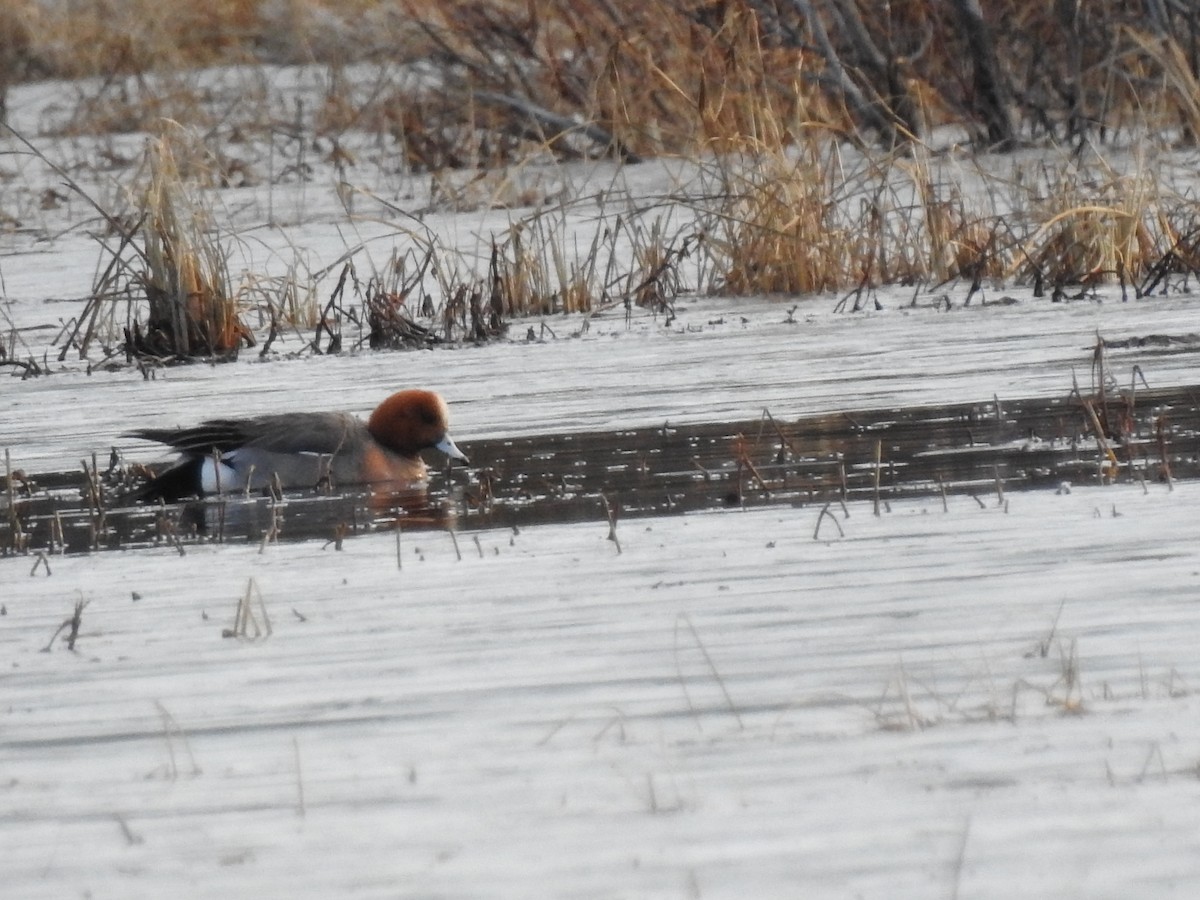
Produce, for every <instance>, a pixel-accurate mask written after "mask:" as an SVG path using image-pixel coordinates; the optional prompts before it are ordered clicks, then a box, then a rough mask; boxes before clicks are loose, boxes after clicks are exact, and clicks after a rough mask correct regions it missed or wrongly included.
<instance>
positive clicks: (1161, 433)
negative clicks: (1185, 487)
mask: <svg viewBox="0 0 1200 900" xmlns="http://www.w3.org/2000/svg"><path fill="white" fill-rule="evenodd" d="M1166 419H1167V417H1166V416H1157V417H1156V418H1155V419H1154V436H1155V439H1156V441H1157V443H1158V459H1159V464H1160V465H1161V466H1162V477H1163V480H1164V481H1166V483H1167V489H1168V490H1171V491H1173V490H1175V483H1174V481H1173V480H1172V478H1171V459H1170V457H1169V456H1168V455H1167V428H1166Z"/></svg>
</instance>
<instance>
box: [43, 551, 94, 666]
mask: <svg viewBox="0 0 1200 900" xmlns="http://www.w3.org/2000/svg"><path fill="white" fill-rule="evenodd" d="M49 568H50V567H49V566H47V567H46V570H47V572H49ZM90 602H91V601H90V600H82V599H80V600H76V601H75V610H74V612H72V613H71V617H70V618H69V619H64V620H63V621H62V624H61V625H59V626H58V628H56V629H55V630H54V634H52V635H50V640H49V641H47V642H46V646H45V647H43V648H42V652H43V653H49V652H50V648H51V647H53V646H54V641H55V639H56V638H57V637H58V636H59V635H60V634H62V633H63V629H66V628H69V629H70V631H69V632H67V649H68V650H71V651H74V650H75V642H76V641H77V640H79V629H80V628H81V627H82V626H83V610H84V607H86V606H87V605H88V603H90Z"/></svg>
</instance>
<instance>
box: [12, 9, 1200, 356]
mask: <svg viewBox="0 0 1200 900" xmlns="http://www.w3.org/2000/svg"><path fill="white" fill-rule="evenodd" d="M65 10H66V7H63V8H60V7H59V6H56V5H51V4H43V3H38V2H35V0H24V2H18V3H16V4H11V5H10V6H8V7H6V12H5V14H4V17H3V18H0V35H4V34H8V35H11V40H9V41H8V42H7V44H6V45H5V46H6V47H7V50H6V51H5V52H6V54H7V55H5V56H3V58H0V97H2V96H3V91H4V89H5V88H6V87H7V86H8V85H10V84H11V83H14V82H20V81H22V80H30V79H36V78H39V77H45V76H55V77H66V78H73V77H78V76H84V75H95V76H100V77H98V78H97V79H95V80H93V81H90V82H79V83H78V84H77V86H76V87H75V88H74V90H75V92H76V93H75V96H74V97H73V100H72V102H71V103H69V104H66V108H65V109H59V110H57V111H56V113H55V114H54V115H53V116H52V117H50V118H49V119H48V120H47V121H45V122H44V124H43V127H44V132H43V134H44V135H49V136H57V137H70V138H77V137H79V136H83V135H108V136H110V139H111V136H113V135H119V134H143V133H144V134H149V135H152V136H153V139H152V140H151V142H150V143H149V145H148V149H147V150H146V152H145V154H144V155H143V156H142V157H141V163H140V165H139V163H138V160H137V158H135V156H133V155H130V154H123V153H122V152H121V151H119V150H117V149H116V148H115V147H109V148H108V150H107V151H105V154H101V155H102V156H104V159H105V160H108V163H107V164H111V166H112V167H113V168H114V169H116V170H125V171H128V172H129V173H130V174H129V181H130V182H131V183H130V184H128V185H126V186H127V188H128V190H129V192H130V201H129V203H128V205H127V208H123V209H116V208H112V206H111V204H110V205H109V206H108V207H107V208H101V206H100V204H98V203H97V202H96V201H95V200H93V199H92V198H91V197H88V198H87V199H88V202H89V203H91V204H92V205H93V206H95V207H96V208H97V210H98V211H99V212H100V214H101V218H102V220H103V222H102V225H103V227H104V230H105V234H104V235H103V236H102V237H101V238H100V240H101V242H102V244H103V251H102V255H103V260H104V262H103V264H102V266H101V272H100V273H99V274H98V276H97V279H96V281H95V284H94V289H93V292H92V298H91V301H90V303H89V305H88V307H87V309H86V310H85V311H84V313H83V314H82V315H81V316H80V317H79V319H78V320H77V321H75V322H74V323H72V324H71V325H70V326H69V327H68V328H67V329H65V334H64V335H63V336H62V340H61V342H60V343H61V347H62V353H64V354H65V353H66V352H68V350H69V349H78V350H79V351H80V353H81V354H82V355H84V356H88V353H89V348H90V347H91V346H93V345H94V344H95V343H97V342H98V343H99V344H100V345H101V347H102V350H103V354H104V360H105V362H106V363H107V362H108V361H109V360H115V359H117V358H119V357H120V356H121V355H122V354H123V355H124V356H125V358H126V360H127V361H129V362H137V363H138V364H139V365H142V366H146V365H153V364H158V363H160V362H166V361H178V360H186V359H193V358H197V357H204V358H212V359H222V358H229V357H232V356H234V355H236V354H237V353H238V352H239V351H241V350H244V349H246V348H248V347H251V346H254V345H255V341H256V337H257V338H259V339H261V340H262V346H261V349H260V351H259V352H260V353H262V354H263V355H266V354H267V353H268V352H269V351H271V350H273V349H274V348H277V347H278V346H279V342H280V338H281V337H282V336H283V335H285V334H286V333H288V332H296V333H304V334H305V335H309V334H311V339H306V346H307V348H308V350H309V351H311V352H318V353H336V352H342V351H346V350H351V349H355V348H358V347H363V346H366V347H370V348H372V349H398V348H408V347H425V346H430V345H433V344H437V343H446V342H451V343H454V342H462V341H471V342H481V341H486V340H491V339H494V338H496V337H497V336H500V335H503V334H505V333H506V331H507V329H508V327H509V322H510V320H511V319H512V318H514V317H520V316H531V315H533V316H537V315H540V316H546V315H554V314H559V313H594V312H596V311H597V310H604V309H608V308H610V307H613V306H624V307H625V308H626V309H630V308H632V307H634V306H639V307H643V308H648V309H653V310H655V311H656V312H663V313H667V314H669V312H670V310H671V307H672V304H673V303H674V300H675V298H676V297H678V296H679V295H680V294H681V293H685V292H692V291H694V292H701V293H713V292H718V293H721V294H725V295H761V294H783V295H794V294H811V293H837V294H840V295H842V304H841V305H840V306H839V307H838V308H840V309H851V310H860V309H864V308H866V307H868V306H869V305H870V303H871V298H872V292H873V291H874V290H875V289H876V288H878V287H880V286H883V285H889V284H893V285H894V284H902V285H912V286H914V288H915V290H914V298H916V296H917V295H918V294H919V292H920V289H922V288H924V289H927V290H928V291H930V292H934V291H936V290H937V289H939V288H940V287H941V286H943V285H946V284H950V283H958V282H961V283H962V284H964V285H966V286H967V287H966V300H965V301H964V302H966V303H970V302H971V300H972V298H973V297H975V296H976V294H977V293H978V292H979V291H980V290H982V289H984V288H985V287H986V286H988V285H991V284H997V283H1001V282H1005V281H1010V280H1013V279H1016V280H1019V281H1021V282H1023V283H1027V284H1030V285H1032V286H1033V287H1034V290H1035V293H1036V294H1038V295H1041V294H1043V293H1048V294H1049V295H1050V296H1051V298H1052V299H1054V300H1065V299H1070V298H1071V297H1073V296H1079V295H1080V294H1081V293H1083V292H1086V291H1088V290H1090V289H1092V288H1093V287H1094V286H1096V285H1097V284H1100V283H1102V282H1118V283H1120V284H1121V285H1122V286H1123V287H1125V288H1126V289H1127V290H1131V291H1132V292H1133V294H1134V295H1135V296H1142V295H1145V294H1148V293H1151V292H1156V293H1161V292H1167V291H1173V290H1184V289H1187V288H1188V286H1189V284H1190V281H1191V279H1192V278H1193V276H1194V275H1195V274H1196V272H1197V265H1198V264H1200V251H1198V250H1197V248H1198V247H1200V237H1198V235H1200V227H1198V226H1197V222H1196V214H1195V208H1194V203H1193V202H1192V201H1191V199H1190V198H1188V197H1187V196H1184V195H1183V194H1181V193H1180V192H1177V191H1174V190H1172V189H1170V188H1169V187H1168V185H1167V184H1166V183H1165V182H1164V179H1163V177H1162V176H1161V174H1160V173H1159V172H1158V171H1157V170H1156V168H1155V162H1154V159H1153V150H1151V151H1148V152H1147V153H1146V155H1145V158H1143V159H1139V160H1137V161H1136V163H1135V170H1134V171H1133V172H1128V171H1124V172H1118V171H1116V169H1115V168H1114V167H1110V166H1109V164H1108V162H1107V161H1106V159H1105V155H1104V147H1105V145H1106V143H1112V142H1114V141H1115V140H1120V139H1124V140H1126V141H1128V140H1129V139H1130V138H1135V137H1136V138H1138V139H1139V140H1140V139H1141V138H1143V137H1145V136H1156V139H1155V140H1154V141H1152V142H1151V143H1153V144H1155V145H1156V146H1159V147H1167V146H1171V145H1178V144H1180V143H1183V144H1188V143H1193V142H1194V141H1195V139H1196V136H1197V135H1198V134H1200V111H1198V110H1200V107H1198V106H1197V105H1196V102H1195V99H1194V98H1195V95H1196V90H1195V88H1196V85H1197V84H1200V79H1198V77H1197V73H1198V71H1200V63H1198V62H1197V59H1196V58H1195V55H1194V54H1191V53H1190V50H1189V48H1190V47H1191V46H1192V43H1194V42H1195V39H1196V38H1197V37H1200V24H1198V23H1197V22H1196V21H1194V20H1193V18H1189V17H1187V16H1185V15H1183V13H1182V12H1180V11H1178V10H1177V9H1176V8H1175V7H1174V6H1170V5H1162V4H1152V5H1151V6H1150V7H1147V9H1146V10H1144V11H1141V12H1138V11H1134V10H1132V9H1131V8H1129V7H1128V6H1127V5H1125V4H1119V3H1116V2H1115V0H1102V2H1099V3H1095V4H1089V5H1088V7H1087V9H1086V10H1085V9H1083V8H1080V9H1078V10H1075V11H1074V12H1070V11H1068V10H1067V9H1066V8H1065V7H1064V8H1063V9H1059V8H1058V7H1055V8H1054V9H1053V10H1048V9H1046V8H1044V5H1039V4H1034V3H1032V2H1029V0H989V2H986V3H982V4H976V3H974V2H970V0H953V2H948V3H947V4H945V5H944V6H942V7H938V8H937V9H930V8H929V7H928V4H924V3H918V2H916V0H912V2H903V3H897V4H891V5H889V6H888V7H887V8H886V10H885V11H884V12H883V13H882V14H880V15H872V14H869V13H870V10H868V9H867V5H866V4H862V3H856V2H854V0H828V2H827V3H824V4H813V3H809V2H802V0H794V2H787V3H785V2H779V0H769V2H750V0H737V2H731V3H722V4H711V3H704V2H669V0H652V2H649V3H632V2H628V0H614V2H611V3H603V4H579V3H571V2H566V0H523V2H516V0H512V2H505V0H498V2H496V0H494V2H479V0H450V2H440V3H436V4H435V3H431V2H429V0H401V2H398V3H384V2H376V0H356V2H352V3H333V2H332V0H290V2H288V3H286V4H278V3H266V2H259V0H223V2H221V3H218V4H208V5H206V6H204V8H203V9H199V8H197V9H190V8H184V7H178V6H168V7H166V8H164V7H162V5H161V4H159V5H153V4H149V3H147V2H146V0H124V2H105V3H101V2H96V3H91V4H75V5H71V10H70V19H69V20H68V19H67V18H65V15H66V11H65ZM135 24H136V26H137V27H134V25H135ZM1189 41H1190V42H1191V43H1189ZM1046 46H1064V47H1066V48H1067V50H1066V52H1064V53H1059V54H1046V53H1043V52H1039V48H1042V47H1046ZM263 62H288V63H295V62H305V63H316V64H319V66H320V68H317V69H314V71H317V72H319V73H321V74H320V79H321V83H322V85H323V88H322V90H321V91H320V92H319V93H318V94H316V95H312V96H310V97H309V98H308V100H307V101H305V100H299V99H296V97H295V96H294V95H288V99H286V100H281V97H282V96H283V94H282V93H281V92H280V91H279V90H278V89H277V88H276V87H274V86H273V85H272V84H271V81H270V79H269V78H267V77H266V76H265V75H263V74H262V73H263V72H264V71H265V70H263V69H261V68H260V69H255V68H254V67H253V66H247V65H244V64H260V63H263ZM231 64H237V65H240V66H241V68H228V69H223V70H220V74H218V75H215V76H214V79H213V80H211V81H202V80H198V79H196V78H194V77H192V76H191V74H190V72H189V70H190V69H192V68H194V67H199V66H213V65H225V66H230V65H231ZM256 71H257V72H258V74H257V75H255V74H254V72H256ZM233 73H240V74H233ZM247 73H248V74H247ZM176 121H179V122H186V123H187V126H186V128H183V127H181V126H178V125H175V124H172V123H173V122H176ZM1031 143H1040V144H1041V145H1043V146H1048V147H1057V148H1060V149H1061V155H1060V156H1059V157H1058V162H1056V163H1049V164H1042V165H1041V167H1040V168H1037V167H1036V166H1034V170H1033V171H1026V170H1022V169H1021V167H1020V165H1018V164H1017V163H1016V162H1014V163H1012V164H1011V165H1009V164H1007V162H1006V163H1005V164H999V163H998V160H1005V159H1006V158H1005V157H1003V156H991V157H981V156H974V157H972V156H968V155H965V154H963V153H962V152H961V150H962V149H963V148H966V147H970V148H971V150H972V151H974V152H980V151H984V150H996V149H1000V150H1013V149H1019V148H1020V147H1022V146H1026V145H1029V144H1031ZM1115 152H1119V151H1115ZM664 154H672V155H679V156H682V157H684V158H685V159H687V160H689V161H690V162H691V163H693V165H694V167H695V171H696V172H698V173H699V174H698V175H697V176H696V177H695V178H694V179H693V181H692V182H691V183H690V184H689V185H688V186H687V187H686V189H684V190H682V191H680V192H677V193H675V194H673V195H671V196H669V197H659V198H647V197H640V198H637V200H636V202H635V200H633V199H629V198H626V199H625V200H623V201H620V202H618V201H606V200H601V201H599V202H598V203H595V204H594V205H593V206H591V207H589V203H590V202H591V201H590V199H589V198H587V197H583V196H581V195H580V193H579V192H577V191H574V190H573V189H572V187H571V186H570V185H569V184H567V185H564V184H561V183H559V182H560V181H561V179H556V178H555V176H554V175H553V174H551V175H550V176H546V175H545V173H546V172H547V171H549V172H551V173H553V172H554V171H555V166H557V165H558V164H559V163H561V162H564V161H572V160H579V159H595V158H602V157H606V158H610V159H612V160H615V161H619V162H624V163H632V162H636V161H637V160H642V159H646V158H648V157H651V156H659V155H664ZM368 165H375V166H377V167H378V169H377V171H378V172H379V173H380V174H381V175H382V180H383V181H385V182H387V183H388V187H389V188H391V187H393V186H395V187H396V190H395V191H394V192H393V193H394V195H395V196H394V197H393V198H392V199H386V198H385V197H384V196H383V195H384V194H385V193H387V191H384V190H382V189H381V190H380V191H379V196H375V195H373V194H372V193H371V192H369V191H367V190H366V189H364V188H361V187H359V185H361V184H362V182H363V180H364V178H363V176H362V173H363V172H364V170H365V168H366V167H367V166H368ZM1125 168H1128V167H1125ZM327 176H329V177H331V178H332V179H333V181H334V186H333V189H334V190H335V191H336V193H337V197H338V199H339V200H340V201H341V203H342V207H343V209H344V210H345V212H346V213H347V215H348V216H349V217H350V218H351V219H353V218H354V217H356V216H360V215H362V214H363V213H362V212H361V209H360V207H361V205H363V204H366V203H371V204H376V203H379V204H383V206H384V207H385V208H386V209H388V210H389V211H390V212H391V213H394V214H395V219H396V221H397V222H398V223H399V224H397V230H396V235H397V246H398V247H399V248H400V249H398V250H397V251H396V252H395V253H393V254H392V256H391V257H390V258H389V259H388V260H387V262H386V263H384V264H383V265H382V266H379V265H377V264H376V263H375V262H374V261H372V260H370V259H365V260H364V258H363V257H362V256H358V253H359V251H360V250H361V249H362V248H361V247H359V248H352V249H348V250H347V252H346V255H345V256H344V257H343V258H342V259H340V260H338V262H337V263H335V264H334V265H333V266H331V267H329V269H327V270H323V271H321V272H315V273H314V272H308V271H305V270H303V267H301V266H299V265H296V264H292V265H290V266H289V267H288V271H287V272H286V273H285V274H282V275H281V274H268V273H264V272H249V273H247V274H245V275H244V276H242V278H241V279H240V281H239V282H238V283H234V281H233V279H231V277H230V272H229V259H230V255H231V251H232V242H233V241H236V240H237V237H236V235H235V234H234V229H232V228H231V227H227V226H226V225H225V224H224V223H223V222H222V221H221V218H222V215H221V212H222V211H221V210H220V209H219V206H218V205H217V203H216V201H215V200H214V197H215V196H217V195H216V193H215V192H217V191H219V190H221V189H224V188H227V187H232V186H247V185H255V184H261V183H264V182H265V183H266V185H267V187H268V194H267V201H266V203H267V207H268V209H267V215H266V218H267V219H268V221H269V223H270V224H272V225H274V224H277V220H276V215H275V208H274V193H273V191H274V188H275V187H276V186H282V185H290V184H301V185H304V184H308V183H309V182H315V183H319V184H324V182H326V181H327V180H328V178H327ZM418 177H420V178H424V179H426V180H425V181H424V182H422V184H424V185H426V186H427V188H426V189H427V191H428V203H427V204H426V205H425V206H424V207H423V208H421V209H420V210H419V211H418V212H410V211H409V210H410V209H412V207H413V206H416V202H415V201H414V203H411V204H410V203H408V202H407V199H408V197H407V196H405V195H404V191H405V190H409V189H410V187H411V184H412V183H413V181H414V180H415V179H417V178H418ZM67 183H68V185H69V186H71V187H76V188H77V187H78V186H77V185H76V184H74V183H73V182H72V181H68V182H67ZM980 186H982V190H980V189H979V187H980ZM80 190H81V189H80ZM395 197H403V198H404V201H405V202H403V203H401V202H400V201H398V200H396V199H395ZM51 199H53V198H51ZM488 210H491V211H494V210H508V211H510V213H511V214H510V216H509V218H508V222H507V226H506V227H502V228H499V229H494V230H491V231H490V232H488V233H485V234H481V235H480V238H479V245H478V246H477V247H475V248H473V249H464V248H463V247H461V246H448V245H447V244H446V242H445V241H444V240H443V239H440V238H439V237H437V236H436V235H435V233H434V231H433V230H432V229H431V228H428V227H426V226H425V225H424V224H423V223H422V224H420V225H419V226H414V225H413V221H412V220H414V219H415V220H418V221H421V217H423V216H425V215H426V214H430V213H451V212H466V211H471V212H474V211H488ZM347 266H349V268H346V267H347ZM358 269H362V270H363V272H364V273H367V274H365V275H364V278H363V280H361V281H360V280H359V277H358V274H357V270H358ZM941 296H942V295H936V297H935V299H934V300H933V301H932V302H938V303H940V302H942V300H941V299H940V298H941ZM851 299H852V300H853V302H852V303H851V302H850V301H851ZM914 302H915V299H914ZM945 302H947V303H949V301H948V300H947V301H945ZM255 311H257V312H258V324H257V327H256V328H255V329H252V328H251V327H250V325H249V324H248V323H250V322H251V321H252V319H253V316H254V313H255ZM264 331H265V332H266V336H265V338H264V337H263V332H264ZM0 364H3V365H5V366H9V367H21V368H22V369H23V371H24V373H25V374H38V372H39V371H40V367H39V365H38V363H37V362H36V361H34V360H33V359H29V360H18V359H16V358H15V356H14V354H13V353H12V352H7V353H4V354H3V355H0ZM113 364H117V363H116V362H114V363H113Z"/></svg>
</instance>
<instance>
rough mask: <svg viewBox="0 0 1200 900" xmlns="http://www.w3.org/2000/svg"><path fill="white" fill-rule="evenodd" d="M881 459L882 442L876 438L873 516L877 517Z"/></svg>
mask: <svg viewBox="0 0 1200 900" xmlns="http://www.w3.org/2000/svg"><path fill="white" fill-rule="evenodd" d="M882 459H883V440H882V439H880V438H876V440H875V516H876V518H878V517H879V475H880V472H881V471H882V465H881V460H882Z"/></svg>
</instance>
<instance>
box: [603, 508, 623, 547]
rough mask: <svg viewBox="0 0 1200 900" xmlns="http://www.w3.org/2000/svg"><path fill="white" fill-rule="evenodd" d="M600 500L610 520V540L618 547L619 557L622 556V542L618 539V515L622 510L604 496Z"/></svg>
mask: <svg viewBox="0 0 1200 900" xmlns="http://www.w3.org/2000/svg"><path fill="white" fill-rule="evenodd" d="M600 500H601V501H602V502H603V503H604V515H605V517H607V519H608V539H609V540H610V541H612V542H613V543H614V544H615V545H616V547H617V555H618V556H620V555H621V541H620V540H619V539H618V538H617V515H618V514H619V513H620V511H621V508H620V507H619V506H617V505H615V504H612V503H609V502H608V497H607V496H606V495H604V494H601V495H600Z"/></svg>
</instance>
